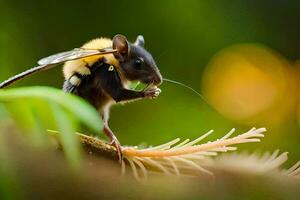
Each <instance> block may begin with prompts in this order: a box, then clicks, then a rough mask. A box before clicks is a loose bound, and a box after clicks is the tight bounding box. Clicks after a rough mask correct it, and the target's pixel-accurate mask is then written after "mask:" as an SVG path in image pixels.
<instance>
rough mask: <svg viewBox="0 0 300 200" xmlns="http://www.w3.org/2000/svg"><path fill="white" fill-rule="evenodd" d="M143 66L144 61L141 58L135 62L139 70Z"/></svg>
mask: <svg viewBox="0 0 300 200" xmlns="http://www.w3.org/2000/svg"><path fill="white" fill-rule="evenodd" d="M142 65H143V59H141V58H137V59H136V60H135V61H134V66H135V67H136V68H137V69H140V68H141V67H142Z"/></svg>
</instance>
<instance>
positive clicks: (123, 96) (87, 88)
mask: <svg viewBox="0 0 300 200" xmlns="http://www.w3.org/2000/svg"><path fill="white" fill-rule="evenodd" d="M109 68H110V65H109V64H106V63H103V61H99V62H97V63H95V64H94V65H93V66H92V67H91V75H88V76H82V75H79V74H75V75H76V76H77V77H78V78H80V79H81V84H80V85H79V86H73V85H72V84H71V83H70V82H69V81H68V80H66V81H65V83H64V86H63V89H64V91H66V92H70V93H73V94H76V95H78V96H80V97H82V98H84V99H86V100H87V101H88V102H90V103H91V104H92V105H93V106H94V107H95V108H97V109H99V108H101V107H102V105H104V104H105V103H106V102H108V101H109V100H110V98H113V99H114V100H115V101H116V102H119V101H126V100H132V99H137V98H142V97H143V96H144V93H143V92H138V91H133V90H128V89H125V88H124V87H123V84H122V81H121V79H120V76H119V74H118V72H117V71H116V70H115V69H114V70H112V71H111V70H109Z"/></svg>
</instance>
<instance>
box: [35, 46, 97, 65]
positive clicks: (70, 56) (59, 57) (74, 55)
mask: <svg viewBox="0 0 300 200" xmlns="http://www.w3.org/2000/svg"><path fill="white" fill-rule="evenodd" d="M101 53H102V52H101V51H99V50H96V49H80V48H76V49H73V50H71V51H65V52H61V53H57V54H54V55H52V56H49V57H46V58H43V59H41V60H39V61H38V64H39V65H52V64H58V63H62V62H66V61H69V60H76V59H79V58H84V57H88V56H93V55H97V54H101Z"/></svg>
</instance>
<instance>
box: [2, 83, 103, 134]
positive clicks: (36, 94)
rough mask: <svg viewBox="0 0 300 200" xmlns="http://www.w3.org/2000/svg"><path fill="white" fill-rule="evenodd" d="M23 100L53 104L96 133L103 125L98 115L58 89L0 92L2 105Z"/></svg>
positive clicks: (27, 89) (20, 89) (81, 101)
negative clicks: (38, 100) (36, 100)
mask: <svg viewBox="0 0 300 200" xmlns="http://www.w3.org/2000/svg"><path fill="white" fill-rule="evenodd" d="M24 99H43V100H46V101H48V102H55V103H57V104H58V105H60V106H62V107H63V108H65V109H66V110H68V111H70V113H72V115H74V117H75V118H77V119H78V120H79V121H81V122H82V123H84V124H85V125H86V126H87V127H89V128H91V129H93V131H95V132H96V133H99V132H100V131H101V130H102V127H103V124H102V121H101V119H100V116H99V113H98V112H97V111H96V110H95V109H94V108H93V107H92V106H91V105H89V104H88V103H87V102H85V101H84V100H82V99H81V98H79V97H77V96H74V95H71V94H66V93H64V92H63V91H61V90H59V89H55V88H51V87H44V86H34V87H23V88H13V89H7V90H0V101H1V102H3V103H5V102H11V101H17V100H24Z"/></svg>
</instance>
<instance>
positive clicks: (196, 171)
mask: <svg viewBox="0 0 300 200" xmlns="http://www.w3.org/2000/svg"><path fill="white" fill-rule="evenodd" d="M234 131H235V129H232V130H231V131H229V132H228V133H227V134H225V135H224V136H223V137H222V138H220V139H218V140H216V141H213V142H207V143H204V144H199V142H200V141H202V140H203V139H205V138H206V137H207V136H209V135H211V134H212V133H213V131H212V130H211V131H209V132H207V133H205V134H204V135H202V136H200V137H199V138H197V139H195V140H193V141H189V139H186V140H183V141H181V140H180V139H179V138H177V139H175V140H172V141H170V142H167V143H165V144H161V145H159V146H155V147H149V148H146V149H138V148H133V147H126V148H124V149H123V155H124V158H125V160H126V161H127V162H128V163H129V166H130V168H131V169H132V171H133V174H134V176H135V177H136V178H137V179H138V180H140V179H141V178H146V177H147V175H148V172H163V173H164V174H166V175H176V176H179V175H193V176H195V175H203V174H205V175H208V176H210V177H213V176H214V175H213V173H212V172H211V171H209V170H208V169H207V168H206V167H205V166H204V165H203V164H204V163H206V162H203V160H205V159H207V158H208V157H211V156H216V155H217V154H218V153H219V152H227V151H234V150H236V149H237V148H236V147H234V146H233V145H236V144H241V143H248V142H259V141H260V138H262V137H264V134H263V133H264V132H265V131H266V129H265V128H259V129H256V128H252V129H251V130H249V131H248V132H246V133H243V134H240V135H237V136H235V137H231V136H232V134H233V133H234ZM124 169H125V167H124V165H123V172H124Z"/></svg>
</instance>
